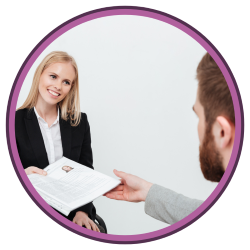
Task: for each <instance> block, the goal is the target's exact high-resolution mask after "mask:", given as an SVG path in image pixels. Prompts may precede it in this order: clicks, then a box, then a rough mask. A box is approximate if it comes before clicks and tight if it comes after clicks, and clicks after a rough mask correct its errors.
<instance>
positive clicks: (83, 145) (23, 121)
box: [15, 108, 96, 220]
mask: <svg viewBox="0 0 250 250" xmlns="http://www.w3.org/2000/svg"><path fill="white" fill-rule="evenodd" d="M59 124H60V131H61V139H62V147H63V156H65V157H67V158H69V159H70V160H73V161H75V162H78V163H80V164H83V165H85V166H87V167H89V168H92V169H93V166H92V164H93V156H92V149H91V137H90V127H89V123H88V120H87V115H86V114H84V113H81V121H80V124H79V125H78V126H76V127H73V126H71V125H70V122H69V120H68V121H65V120H63V119H61V116H60V119H59ZM15 132H16V144H17V149H18V153H19V156H20V159H21V162H22V165H23V168H27V167H30V166H35V167H38V168H41V169H44V168H45V167H47V166H48V165H49V161H48V156H47V152H46V149H45V145H44V141H43V137H42V133H41V130H40V126H39V124H38V120H37V117H36V114H35V111H34V108H32V109H30V110H28V109H20V110H18V111H16V117H15ZM77 211H83V212H86V213H88V215H89V217H90V218H91V219H92V220H94V219H95V215H96V210H95V207H94V205H93V204H92V202H91V203H88V204H86V205H84V206H82V207H80V208H77V209H76V210H74V211H72V212H71V213H70V214H69V216H67V218H68V219H70V220H72V219H73V218H74V216H75V213H76V212H77Z"/></svg>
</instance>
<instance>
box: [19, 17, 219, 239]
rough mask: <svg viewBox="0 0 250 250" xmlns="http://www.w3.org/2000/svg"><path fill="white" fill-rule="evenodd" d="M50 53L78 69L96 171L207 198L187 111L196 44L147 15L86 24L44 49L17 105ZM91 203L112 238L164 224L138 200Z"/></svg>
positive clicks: (193, 119)
mask: <svg viewBox="0 0 250 250" xmlns="http://www.w3.org/2000/svg"><path fill="white" fill-rule="evenodd" d="M55 50H62V51H67V52H68V53H69V54H70V55H73V56H74V58H75V59H76V62H77V64H78V68H79V79H80V100H81V110H82V112H85V113H87V115H88V120H89V122H90V128H91V134H92V148H93V155H94V168H95V170H98V171H100V172H102V173H105V174H107V175H109V176H114V174H113V169H114V168H116V169H119V170H122V171H125V172H129V173H132V174H136V175H138V176H140V177H141V178H144V179H146V180H148V181H151V182H153V183H157V184H159V185H162V186H165V187H168V188H170V189H172V190H175V191H176V192H179V193H181V194H183V195H186V196H188V197H192V198H196V199H200V200H205V199H207V197H208V196H209V195H210V194H211V193H212V191H213V190H214V188H215V187H216V185H217V183H212V182H209V181H206V180H205V178H204V177H203V175H202V173H201V170H200V167H199V158H198V154H199V150H198V148H199V140H198V133H197V123H198V118H197V116H196V115H195V113H194V112H193V110H192V106H193V104H194V102H195V98H196V92H197V85H198V82H197V80H196V79H195V75H196V68H197V65H198V62H199V61H200V60H201V58H202V57H203V55H204V54H205V53H206V50H205V49H204V48H203V47H202V46H201V45H200V44H199V43H197V42H196V41H195V40H194V39H193V38H191V37H190V36H188V35H187V34H186V33H184V32H182V31H181V30H179V29H177V28H175V27H173V26H171V25H169V24H166V23H164V22H161V21H158V20H154V19H151V18H147V17H140V16H111V17H105V18H99V19H96V20H92V21H90V22H87V23H84V24H81V25H79V26H77V27H75V28H73V29H72V30H70V31H68V32H67V33H65V34H63V35H62V36H60V37H59V38H58V39H56V40H55V41H54V42H53V43H52V44H50V45H49V46H48V47H47V48H46V49H45V50H44V51H43V53H42V54H41V55H40V56H39V58H38V59H37V61H36V62H35V63H34V64H33V66H32V68H31V69H30V71H29V73H28V75H27V77H26V79H25V81H24V83H23V85H22V89H21V92H20V95H19V99H18V103H17V107H20V106H21V105H22V104H23V103H24V101H25V99H26V98H27V95H28V93H29V91H30V88H31V84H32V79H33V75H34V73H35V70H36V68H37V65H38V64H39V63H40V62H41V61H42V59H43V58H44V57H45V56H46V55H47V54H48V53H50V52H51V51H55ZM180 156H181V157H180ZM197 187H199V188H197ZM94 204H95V206H96V209H97V213H98V214H99V215H100V216H101V217H102V218H103V219H104V220H105V222H106V224H107V228H108V232H109V233H110V234H120V235H131V234H142V233H148V232H152V231H155V230H159V229H161V228H164V227H166V224H165V223H163V222H160V221H158V220H155V219H152V218H151V217H149V216H147V215H146V214H145V213H144V212H143V210H144V203H140V204H135V203H128V202H120V201H119V202H117V201H113V200H109V199H107V198H106V197H100V198H99V199H97V200H95V201H94ZM121 214H123V215H126V216H121ZM131 223H133V226H132V227H131ZM121 225H122V226H121Z"/></svg>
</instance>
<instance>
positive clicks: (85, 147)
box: [74, 113, 96, 220]
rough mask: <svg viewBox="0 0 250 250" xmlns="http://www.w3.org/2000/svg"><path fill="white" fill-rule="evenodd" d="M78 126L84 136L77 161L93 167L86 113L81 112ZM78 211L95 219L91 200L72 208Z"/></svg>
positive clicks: (94, 210)
mask: <svg viewBox="0 0 250 250" xmlns="http://www.w3.org/2000/svg"><path fill="white" fill-rule="evenodd" d="M80 126H81V127H82V129H81V131H82V132H83V133H84V138H83V142H82V147H81V154H80V158H79V163H80V164H82V165H84V166H87V167H89V168H92V169H94V168H93V155H92V148H91V134H90V126H89V122H88V119H87V115H86V114H85V113H82V117H81V124H80ZM78 211H82V212H85V213H87V214H88V216H89V218H90V219H91V220H95V215H96V209H95V207H94V205H93V203H92V202H90V203H88V204H86V205H84V206H82V207H79V208H78V209H76V210H74V212H78Z"/></svg>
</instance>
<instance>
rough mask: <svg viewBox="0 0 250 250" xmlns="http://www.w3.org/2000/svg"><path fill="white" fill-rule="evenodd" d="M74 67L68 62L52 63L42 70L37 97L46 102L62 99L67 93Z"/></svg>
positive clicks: (55, 102) (51, 102)
mask: <svg viewBox="0 0 250 250" xmlns="http://www.w3.org/2000/svg"><path fill="white" fill-rule="evenodd" d="M74 79H75V69H74V67H73V66H72V64H71V63H70V62H67V63H53V64H51V65H50V66H49V67H48V68H47V69H45V70H44V71H43V73H42V74H41V76H40V81H39V97H41V98H42V99H43V101H45V102H46V103H48V104H51V105H54V104H57V103H59V102H60V101H62V100H63V99H64V98H65V96H66V95H67V94H68V93H69V91H70V89H71V87H72V83H73V80H74Z"/></svg>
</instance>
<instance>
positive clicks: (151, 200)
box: [145, 184, 203, 224]
mask: <svg viewBox="0 0 250 250" xmlns="http://www.w3.org/2000/svg"><path fill="white" fill-rule="evenodd" d="M202 203H203V201H200V200H195V199H190V198H188V197H185V196H184V195H181V194H177V193H176V192H174V191H172V190H170V189H167V188H164V187H161V186H159V185H156V184H154V185H153V186H152V187H151V188H150V189H149V192H148V195H147V197H146V201H145V213H146V214H148V215H150V216H151V217H153V218H155V219H157V220H160V221H163V222H166V223H168V224H174V223H175V222H177V221H179V220H181V219H183V218H185V217H186V216H188V215H189V214H191V213H192V212H193V211H194V210H196V209H197V208H198V207H199V206H200V205H201V204H202Z"/></svg>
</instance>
